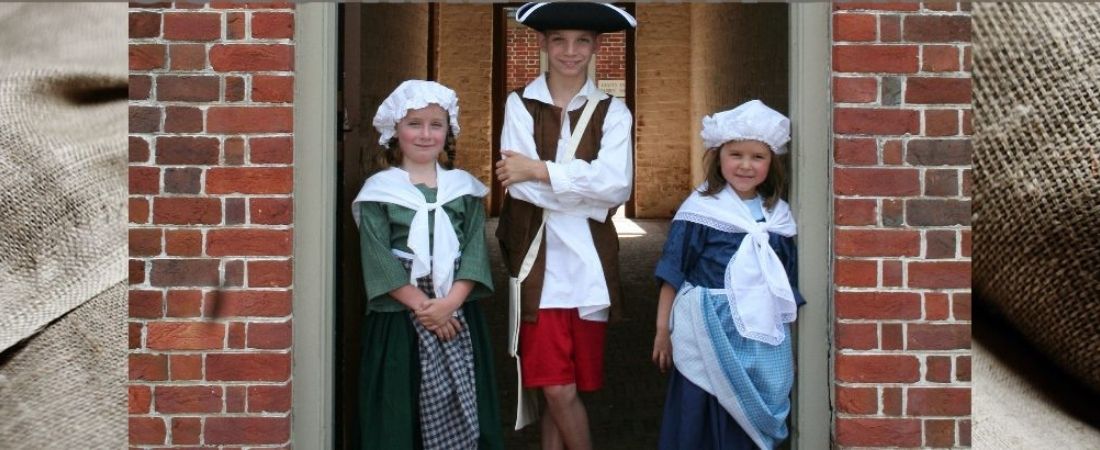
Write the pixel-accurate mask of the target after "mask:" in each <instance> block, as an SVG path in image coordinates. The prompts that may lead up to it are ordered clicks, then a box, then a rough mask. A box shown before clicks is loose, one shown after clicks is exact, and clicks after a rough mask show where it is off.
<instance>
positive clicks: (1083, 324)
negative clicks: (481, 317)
mask: <svg viewBox="0 0 1100 450" xmlns="http://www.w3.org/2000/svg"><path fill="white" fill-rule="evenodd" d="M973 14H974V15H973V20H974V32H975V35H974V39H975V49H974V128H975V130H974V131H975V139H974V150H975V154H974V163H975V164H974V165H975V167H974V183H975V186H976V189H975V191H974V206H973V211H974V258H973V264H974V272H973V281H974V288H975V290H976V293H977V294H978V296H977V298H978V299H980V300H981V301H985V302H989V303H990V304H992V305H993V306H994V307H995V309H997V310H998V311H1000V312H1001V313H1002V314H1003V315H1005V316H1006V317H1007V318H1008V319H1009V321H1010V322H1011V323H1012V324H1013V325H1015V326H1016V327H1018V328H1019V330H1020V331H1021V332H1022V333H1023V334H1024V335H1025V336H1026V337H1027V338H1028V339H1030V340H1031V341H1032V342H1033V343H1034V344H1035V345H1036V346H1037V347H1038V348H1040V349H1041V350H1042V351H1044V352H1045V353H1046V354H1048V355H1049V356H1050V357H1051V358H1053V359H1054V360H1055V361H1056V362H1057V363H1058V364H1060V365H1061V366H1062V367H1064V368H1065V369H1066V370H1067V371H1068V372H1070V373H1072V374H1073V375H1075V376H1076V377H1078V378H1079V379H1080V380H1082V381H1083V382H1085V383H1086V384H1087V385H1089V386H1091V387H1093V388H1094V389H1097V390H1098V391H1100V4H1096V3H1081V4H1073V3H996V4H994V3H975V4H974V12H973Z"/></svg>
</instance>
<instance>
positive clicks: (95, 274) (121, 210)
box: [0, 3, 127, 449]
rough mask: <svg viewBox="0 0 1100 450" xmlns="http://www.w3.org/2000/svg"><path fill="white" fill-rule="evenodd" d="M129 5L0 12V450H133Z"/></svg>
mask: <svg viewBox="0 0 1100 450" xmlns="http://www.w3.org/2000/svg"><path fill="white" fill-rule="evenodd" d="M126 30H127V12H126V4H124V3H123V4H75V3H68V4H0V448H3V449H22V448H28V449H30V448H33V449H49V448H122V447H124V446H125V444H126V436H127V433H126V421H125V414H126V394H125V380H126V356H125V355H126V338H125V336H126V323H125V322H126V301H125V295H126V289H125V288H126V282H125V280H126V269H125V264H126V228H125V227H126V197H127V193H126V190H127V182H126V179H127V178H126V161H127V150H126V145H127V144H126V124H127V108H126V101H125V100H126V82H127V56H126V50H125V48H126V47H125V46H124V45H123V43H124V42H125V40H126Z"/></svg>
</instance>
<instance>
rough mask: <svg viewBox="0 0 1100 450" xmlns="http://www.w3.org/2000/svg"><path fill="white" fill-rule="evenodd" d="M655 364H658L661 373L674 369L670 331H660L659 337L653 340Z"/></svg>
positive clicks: (658, 331) (658, 332)
mask: <svg viewBox="0 0 1100 450" xmlns="http://www.w3.org/2000/svg"><path fill="white" fill-rule="evenodd" d="M653 364H656V365H657V367H658V368H659V369H661V373H665V372H666V371H668V368H669V367H672V338H671V337H670V336H669V332H668V329H667V328H666V329H663V330H662V329H658V330H657V336H656V337H654V338H653Z"/></svg>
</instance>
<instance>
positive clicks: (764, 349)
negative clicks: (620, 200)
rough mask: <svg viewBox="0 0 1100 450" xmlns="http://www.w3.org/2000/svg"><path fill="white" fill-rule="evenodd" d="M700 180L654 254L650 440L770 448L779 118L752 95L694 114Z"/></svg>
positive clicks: (784, 128) (780, 281) (785, 310)
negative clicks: (663, 387) (665, 379)
mask: <svg viewBox="0 0 1100 450" xmlns="http://www.w3.org/2000/svg"><path fill="white" fill-rule="evenodd" d="M701 135H702V137H703V143H704V145H705V147H706V148H707V154H706V156H705V158H706V159H705V162H704V165H705V166H706V168H707V177H706V181H705V182H704V183H703V184H702V185H700V186H699V187H698V188H697V189H696V190H695V191H693V192H692V193H691V196H690V197H688V199H687V200H685V201H684V203H683V204H682V205H681V206H680V209H679V210H678V211H677V213H676V216H675V218H673V222H672V224H671V227H670V229H669V235H668V240H667V241H666V242H665V246H664V251H663V253H662V255H661V259H660V261H659V262H658V265H657V270H656V276H657V279H658V281H659V282H660V283H661V291H660V297H659V299H658V310H657V333H656V337H655V338H654V342H653V361H654V363H655V364H657V365H658V367H660V369H661V370H662V371H666V370H668V369H669V368H672V371H671V372H672V373H671V376H670V379H669V385H668V394H667V397H666V401H665V409H664V417H663V419H662V423H661V435H660V441H659V443H660V444H659V448H661V449H666V450H667V449H685V450H686V449H692V450H697V449H752V448H761V449H772V448H775V447H776V446H778V445H779V444H780V443H782V442H783V441H784V440H786V438H787V435H788V430H787V425H786V420H787V416H788V415H789V413H790V392H791V387H792V385H793V383H794V370H793V355H792V354H791V340H790V325H789V323H790V322H792V321H794V320H795V317H796V315H797V308H798V306H801V305H802V304H803V303H805V301H804V300H802V297H801V295H799V293H798V291H797V289H796V287H795V279H796V278H797V273H796V270H795V268H796V261H797V256H796V252H795V243H794V235H795V232H796V226H795V222H794V218H793V217H792V215H791V210H790V207H789V206H788V204H787V202H785V201H783V200H782V199H781V198H780V197H782V196H783V193H784V188H785V184H786V179H785V178H786V177H785V175H784V168H783V165H782V163H781V160H780V158H779V155H782V154H783V153H785V152H786V148H785V146H786V144H787V142H789V141H790V121H789V120H788V119H787V118H786V117H784V116H783V115H782V114H780V113H779V112H777V111H775V110H773V109H771V108H769V107H767V106H765V105H764V104H763V103H762V102H760V101H759V100H752V101H749V102H747V103H744V104H742V105H740V106H738V107H736V108H734V109H732V110H729V111H723V112H720V113H717V114H714V115H713V116H708V117H706V118H704V119H703V131H702V133H701Z"/></svg>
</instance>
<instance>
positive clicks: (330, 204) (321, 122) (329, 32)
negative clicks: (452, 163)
mask: <svg viewBox="0 0 1100 450" xmlns="http://www.w3.org/2000/svg"><path fill="white" fill-rule="evenodd" d="M830 7H831V5H829V4H827V3H793V4H791V5H790V8H791V9H790V27H789V29H790V33H791V36H790V37H791V38H790V52H789V55H790V69H791V71H790V73H791V87H790V89H791V95H790V99H791V120H792V122H793V123H794V124H795V126H794V127H793V130H792V142H793V144H792V152H791V153H792V155H793V159H792V166H793V167H792V170H793V172H794V173H795V174H797V176H794V177H793V180H794V181H793V185H792V190H793V195H792V205H791V206H792V208H793V209H794V211H795V214H796V215H797V217H801V218H803V219H806V218H811V217H814V218H818V217H820V218H826V220H825V221H823V222H822V221H810V220H803V221H801V222H800V223H799V230H798V232H799V233H798V246H799V253H800V256H801V257H800V259H799V271H798V272H799V286H800V290H801V291H802V292H804V293H809V294H808V295H807V298H808V300H809V301H810V304H809V305H808V307H804V308H802V311H800V315H801V317H800V319H799V320H798V326H797V331H796V333H797V341H796V342H797V347H798V350H797V356H796V358H797V363H798V373H797V380H798V381H797V386H798V390H797V391H796V392H795V398H794V402H795V405H796V406H795V408H794V416H793V417H792V420H793V421H794V423H795V427H794V435H793V446H792V448H796V449H811V448H820V447H821V444H822V443H825V442H829V439H830V436H831V433H832V428H833V426H832V422H833V415H832V409H831V404H830V399H831V396H832V395H831V393H832V386H833V383H832V375H831V374H832V360H831V351H830V348H831V345H832V339H831V337H832V326H831V322H832V321H831V318H832V317H833V315H832V294H831V292H832V290H831V289H830V288H829V287H830V282H829V280H831V275H832V251H831V249H832V242H831V233H830V231H829V230H830V229H831V225H832V221H833V219H832V218H833V215H832V214H833V211H832V195H831V192H832V178H831V173H832V158H831V157H830V155H832V136H831V133H830V124H831V123H832V114H831V112H832V101H831V99H830V91H829V89H830V86H829V79H830V71H831V67H830V59H829V52H830V42H831V39H830V16H831V10H830ZM337 25H338V24H337V5H336V4H333V3H319V2H318V3H303V4H299V5H298V7H297V9H296V12H295V30H296V32H295V47H296V48H295V51H294V55H295V56H294V58H295V61H294V67H295V77H294V80H295V81H294V83H295V84H294V94H295V97H294V153H295V155H294V288H293V289H294V295H293V297H294V298H293V308H294V309H293V323H294V326H293V329H294V342H293V350H292V355H293V372H292V395H293V402H292V405H291V430H292V433H291V440H292V443H293V445H294V446H295V447H297V448H317V449H327V448H333V446H334V442H335V439H334V438H335V433H334V424H333V418H334V417H335V414H334V413H335V408H334V404H335V403H334V398H333V397H334V392H333V391H334V381H335V380H334V367H335V351H334V338H335V336H334V330H335V327H334V324H335V317H334V316H335V315H334V309H335V304H336V303H335V302H336V298H335V296H336V294H335V276H336V274H337V273H338V266H337V264H336V261H335V256H334V255H335V248H334V247H335V235H336V208H341V207H346V205H336V204H335V203H336V179H337V174H336V156H337V151H336V133H337V130H338V129H339V128H338V126H339V122H338V120H337V114H336V111H337V99H336V85H337V83H336V81H337V79H336V77H337V75H338V74H337V73H336V67H337V60H336V59H337V57H338V46H337V38H338V36H337V29H338V26H337ZM815 294H816V295H815ZM815 305H820V307H814V306H815Z"/></svg>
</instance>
